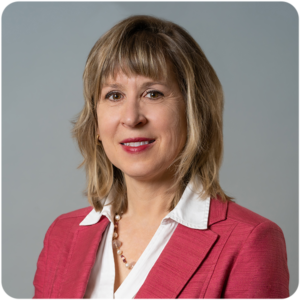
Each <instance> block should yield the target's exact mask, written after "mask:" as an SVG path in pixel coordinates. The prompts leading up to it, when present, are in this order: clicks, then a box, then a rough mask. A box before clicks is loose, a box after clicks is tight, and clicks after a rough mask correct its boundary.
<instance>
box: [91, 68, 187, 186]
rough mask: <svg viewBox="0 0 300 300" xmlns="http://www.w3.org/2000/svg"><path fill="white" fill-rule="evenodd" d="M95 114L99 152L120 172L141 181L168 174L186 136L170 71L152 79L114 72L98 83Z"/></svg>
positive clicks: (180, 101) (180, 98)
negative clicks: (100, 143)
mask: <svg viewBox="0 0 300 300" xmlns="http://www.w3.org/2000/svg"><path fill="white" fill-rule="evenodd" d="M97 116H98V132H97V133H98V135H99V139H100V140H101V141H102V144H103V147H104V150H105V153H106V155H107V157H108V158H109V160H110V161H111V162H112V164H113V165H115V166H116V167H117V168H119V169H120V170H122V171H123V172H124V173H125V176H129V177H131V178H135V179H137V180H143V181H144V180H155V179H159V178H162V177H161V176H164V177H163V178H164V179H166V176H171V173H170V171H169V170H167V168H168V167H169V166H170V165H171V164H172V162H173V161H174V159H175V158H176V157H177V156H178V154H179V153H180V151H181V150H182V149H183V147H184V145H185V142H186V134H187V133H186V116H185V103H184V100H183V96H182V94H181V92H180V89H179V87H178V84H177V81H176V79H175V76H174V74H173V72H171V71H170V70H169V71H168V77H167V79H166V80H158V81H157V80H156V81H155V80H153V79H151V78H148V77H144V76H139V75H137V76H132V77H128V76H126V75H125V74H124V73H122V72H121V71H120V72H118V73H116V76H115V79H113V78H112V77H110V78H108V79H107V80H106V81H105V83H104V85H103V88H102V91H101V95H100V98H99V102H98V105H97Z"/></svg>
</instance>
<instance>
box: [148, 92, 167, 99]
mask: <svg viewBox="0 0 300 300" xmlns="http://www.w3.org/2000/svg"><path fill="white" fill-rule="evenodd" d="M163 96H164V94H163V93H161V92H159V91H149V92H147V94H146V96H145V97H147V98H150V99H158V98H160V97H163Z"/></svg>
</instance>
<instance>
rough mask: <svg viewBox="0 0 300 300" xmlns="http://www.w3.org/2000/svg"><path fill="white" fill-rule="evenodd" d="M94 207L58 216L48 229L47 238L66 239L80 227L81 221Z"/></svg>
mask: <svg viewBox="0 0 300 300" xmlns="http://www.w3.org/2000/svg"><path fill="white" fill-rule="evenodd" d="M92 209H93V208H92V207H84V208H81V209H77V210H74V211H71V212H68V213H64V214H62V215H60V216H58V217H57V218H56V219H55V220H54V221H53V222H52V224H51V226H50V227H49V228H48V230H47V233H46V238H47V237H50V236H51V237H56V238H64V237H65V236H66V234H68V233H70V232H73V231H74V230H76V229H77V228H78V227H79V224H80V223H81V221H82V220H83V219H84V218H85V217H86V216H87V215H88V214H89V213H90V211H91V210H92Z"/></svg>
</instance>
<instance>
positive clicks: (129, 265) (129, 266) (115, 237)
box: [112, 212, 135, 270]
mask: <svg viewBox="0 0 300 300" xmlns="http://www.w3.org/2000/svg"><path fill="white" fill-rule="evenodd" d="M121 216H122V212H121V214H120V215H119V214H118V213H116V215H115V224H114V234H113V241H112V243H113V246H114V247H115V248H116V249H117V254H118V255H120V257H121V259H122V261H123V263H124V264H125V267H126V268H127V269H129V270H131V269H132V268H133V266H134V265H135V262H131V263H128V262H127V260H126V257H125V256H124V255H123V251H122V250H121V249H120V247H121V246H122V242H121V241H120V240H118V237H119V235H118V224H119V221H120V220H121Z"/></svg>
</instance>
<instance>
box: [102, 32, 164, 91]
mask: <svg viewBox="0 0 300 300" xmlns="http://www.w3.org/2000/svg"><path fill="white" fill-rule="evenodd" d="M166 48H167V47H166V45H165V41H163V40H162V39H161V38H160V36H159V34H154V33H152V34H149V31H139V32H135V33H134V34H132V33H131V34H130V33H127V34H124V33H123V36H122V37H121V38H120V39H116V41H115V42H111V43H110V44H109V46H108V48H107V49H106V51H105V52H106V53H107V55H106V58H105V60H104V62H103V65H102V68H101V67H100V68H101V72H100V74H99V75H100V78H99V79H100V82H99V83H100V86H99V87H100V89H101V86H102V84H103V82H104V81H105V80H106V79H107V78H108V77H112V78H114V79H115V76H116V74H117V73H118V72H120V71H121V72H123V73H124V74H125V75H127V76H128V77H130V76H133V75H141V76H145V77H149V78H151V79H154V80H165V79H166V78H167V70H168V62H169V61H170V59H169V57H168V54H167V51H165V49H166Z"/></svg>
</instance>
